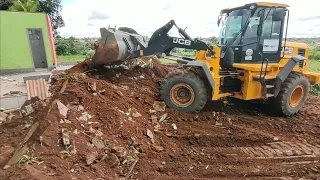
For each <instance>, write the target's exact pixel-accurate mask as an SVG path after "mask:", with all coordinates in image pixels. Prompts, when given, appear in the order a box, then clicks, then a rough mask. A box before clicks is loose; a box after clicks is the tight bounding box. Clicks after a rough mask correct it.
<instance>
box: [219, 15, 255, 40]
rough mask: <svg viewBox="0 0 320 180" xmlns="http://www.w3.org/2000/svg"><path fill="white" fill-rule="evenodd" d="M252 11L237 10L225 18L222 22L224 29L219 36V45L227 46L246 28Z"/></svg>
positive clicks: (222, 28)
mask: <svg viewBox="0 0 320 180" xmlns="http://www.w3.org/2000/svg"><path fill="white" fill-rule="evenodd" d="M250 13H251V10H250V9H240V10H235V11H232V12H230V13H229V15H227V16H225V18H224V20H223V21H222V27H221V30H220V35H219V44H222V45H223V44H226V42H227V41H228V40H231V39H233V38H234V37H235V36H236V35H237V33H238V32H239V31H240V30H241V29H242V28H243V26H245V23H246V21H247V19H248V18H249V17H250Z"/></svg>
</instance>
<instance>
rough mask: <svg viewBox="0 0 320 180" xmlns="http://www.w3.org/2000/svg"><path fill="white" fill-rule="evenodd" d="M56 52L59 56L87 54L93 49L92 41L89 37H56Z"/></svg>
mask: <svg viewBox="0 0 320 180" xmlns="http://www.w3.org/2000/svg"><path fill="white" fill-rule="evenodd" d="M55 47H56V53H57V55H58V56H65V55H78V54H82V55H87V54H88V53H89V51H90V50H91V42H90V40H88V39H76V38H74V37H69V38H61V37H60V38H59V37H57V38H56V39H55Z"/></svg>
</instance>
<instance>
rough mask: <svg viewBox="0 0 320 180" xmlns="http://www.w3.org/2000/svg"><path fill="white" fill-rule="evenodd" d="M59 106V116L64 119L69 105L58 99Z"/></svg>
mask: <svg viewBox="0 0 320 180" xmlns="http://www.w3.org/2000/svg"><path fill="white" fill-rule="evenodd" d="M57 106H58V109H59V117H60V118H63V119H65V118H67V113H68V110H69V109H68V107H67V106H65V105H64V104H62V103H61V102H60V101H57Z"/></svg>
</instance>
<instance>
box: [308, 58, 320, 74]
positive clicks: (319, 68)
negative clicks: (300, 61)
mask: <svg viewBox="0 0 320 180" xmlns="http://www.w3.org/2000/svg"><path fill="white" fill-rule="evenodd" d="M307 64H308V71H311V72H316V73H320V60H308V62H307Z"/></svg>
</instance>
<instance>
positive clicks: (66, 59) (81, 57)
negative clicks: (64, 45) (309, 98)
mask: <svg viewBox="0 0 320 180" xmlns="http://www.w3.org/2000/svg"><path fill="white" fill-rule="evenodd" d="M85 58H86V56H85V55H68V56H57V59H58V62H78V61H83V60H84V59H85Z"/></svg>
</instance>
